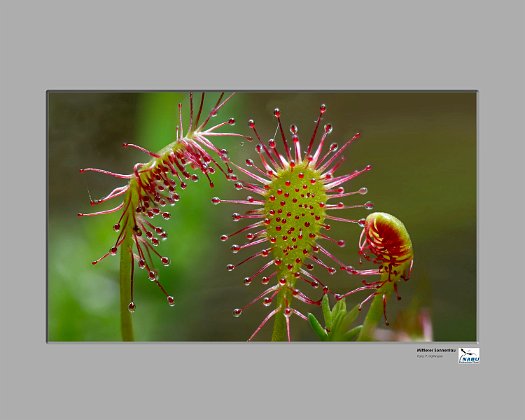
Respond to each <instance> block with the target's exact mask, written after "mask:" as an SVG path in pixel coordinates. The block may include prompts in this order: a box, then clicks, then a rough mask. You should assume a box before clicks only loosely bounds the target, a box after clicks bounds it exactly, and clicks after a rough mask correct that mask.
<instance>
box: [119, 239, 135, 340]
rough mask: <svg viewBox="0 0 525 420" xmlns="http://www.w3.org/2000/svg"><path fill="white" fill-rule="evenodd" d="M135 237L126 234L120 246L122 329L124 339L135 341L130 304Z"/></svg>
mask: <svg viewBox="0 0 525 420" xmlns="http://www.w3.org/2000/svg"><path fill="white" fill-rule="evenodd" d="M132 246H133V239H132V236H131V235H126V236H125V237H124V241H123V242H122V245H121V247H120V329H121V332H122V341H134V339H133V321H132V319H131V312H130V311H129V308H128V305H129V303H130V302H131V280H130V279H131V267H132V264H133V261H132V260H131V255H132V254H131V252H132Z"/></svg>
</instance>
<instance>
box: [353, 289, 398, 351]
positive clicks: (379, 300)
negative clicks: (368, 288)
mask: <svg viewBox="0 0 525 420" xmlns="http://www.w3.org/2000/svg"><path fill="white" fill-rule="evenodd" d="M392 290H393V282H388V283H385V285H384V286H383V287H382V288H381V289H379V290H378V291H377V292H378V294H377V295H376V296H374V298H373V299H372V304H371V305H370V309H369V310H368V313H367V314H366V317H365V321H364V322H363V328H362V329H361V333H360V334H359V336H358V338H357V341H373V340H374V331H375V329H376V326H377V324H378V323H379V321H380V320H381V319H382V318H383V295H386V297H387V299H388V297H389V296H390V294H391V293H392Z"/></svg>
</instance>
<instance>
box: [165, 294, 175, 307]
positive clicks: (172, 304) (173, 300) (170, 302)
mask: <svg viewBox="0 0 525 420" xmlns="http://www.w3.org/2000/svg"><path fill="white" fill-rule="evenodd" d="M166 300H167V301H168V305H170V306H174V305H175V299H173V296H167V297H166Z"/></svg>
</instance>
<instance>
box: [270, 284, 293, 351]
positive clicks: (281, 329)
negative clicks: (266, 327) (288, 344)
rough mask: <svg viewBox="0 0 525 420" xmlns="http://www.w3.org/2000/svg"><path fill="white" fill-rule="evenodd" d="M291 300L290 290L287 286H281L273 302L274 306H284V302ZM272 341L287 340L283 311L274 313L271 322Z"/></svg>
mask: <svg viewBox="0 0 525 420" xmlns="http://www.w3.org/2000/svg"><path fill="white" fill-rule="evenodd" d="M290 300H291V292H290V290H288V289H287V288H285V287H283V288H282V289H281V291H280V292H279V294H278V295H277V299H276V302H275V305H276V306H275V307H276V308H279V307H281V308H284V307H286V305H285V302H287V301H288V302H289V301H290ZM272 341H288V333H287V329H286V318H285V316H284V311H282V310H281V311H279V312H277V313H276V314H275V321H274V323H273V332H272Z"/></svg>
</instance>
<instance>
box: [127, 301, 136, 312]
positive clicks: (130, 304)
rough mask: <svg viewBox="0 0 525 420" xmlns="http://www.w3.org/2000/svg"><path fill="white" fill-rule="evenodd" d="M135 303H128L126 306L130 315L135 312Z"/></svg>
mask: <svg viewBox="0 0 525 420" xmlns="http://www.w3.org/2000/svg"><path fill="white" fill-rule="evenodd" d="M135 308H136V306H135V303H134V302H130V303H129V305H128V311H130V312H131V313H133V312H135Z"/></svg>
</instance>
